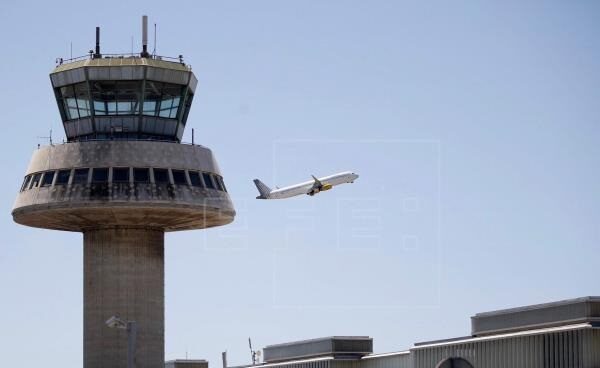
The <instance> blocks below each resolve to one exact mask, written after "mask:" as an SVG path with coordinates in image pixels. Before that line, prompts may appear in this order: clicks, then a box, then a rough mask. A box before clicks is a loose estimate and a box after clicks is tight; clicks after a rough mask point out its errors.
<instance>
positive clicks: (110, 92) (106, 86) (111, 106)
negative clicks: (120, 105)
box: [90, 81, 117, 115]
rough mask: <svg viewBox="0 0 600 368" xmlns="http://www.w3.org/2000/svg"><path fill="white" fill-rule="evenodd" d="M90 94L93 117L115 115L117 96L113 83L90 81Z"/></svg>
mask: <svg viewBox="0 0 600 368" xmlns="http://www.w3.org/2000/svg"><path fill="white" fill-rule="evenodd" d="M90 83H91V90H92V91H91V92H92V101H93V102H94V114H95V115H115V114H116V113H117V95H116V91H115V82H113V81H92V82H90Z"/></svg>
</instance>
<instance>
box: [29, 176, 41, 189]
mask: <svg viewBox="0 0 600 368" xmlns="http://www.w3.org/2000/svg"><path fill="white" fill-rule="evenodd" d="M41 177H42V174H41V173H37V174H34V175H33V179H32V180H31V186H30V187H29V188H35V187H37V186H38V184H39V183H40V178H41Z"/></svg>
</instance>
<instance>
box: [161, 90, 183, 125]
mask: <svg viewBox="0 0 600 368" xmlns="http://www.w3.org/2000/svg"><path fill="white" fill-rule="evenodd" d="M182 90H183V88H182V86H180V85H177V84H169V83H165V84H164V86H163V90H162V96H161V101H160V111H159V113H158V116H160V117H161V118H170V119H175V118H177V110H178V109H179V101H181V94H182Z"/></svg>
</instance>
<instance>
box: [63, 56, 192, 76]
mask: <svg viewBox="0 0 600 368" xmlns="http://www.w3.org/2000/svg"><path fill="white" fill-rule="evenodd" d="M91 66H100V67H102V66H153V67H157V68H163V69H171V70H180V71H189V70H190V66H189V65H186V64H183V63H180V62H175V61H166V60H159V59H151V58H142V57H104V58H96V59H84V60H78V61H73V62H70V63H64V64H60V65H58V66H57V67H56V68H54V70H53V71H52V73H59V72H64V71H66V70H71V69H76V68H81V67H91Z"/></svg>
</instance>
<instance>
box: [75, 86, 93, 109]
mask: <svg viewBox="0 0 600 368" xmlns="http://www.w3.org/2000/svg"><path fill="white" fill-rule="evenodd" d="M73 89H74V90H75V102H77V108H78V109H79V117H80V118H85V117H88V116H90V115H91V114H92V113H91V110H90V96H89V93H88V87H87V83H77V84H75V85H73Z"/></svg>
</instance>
